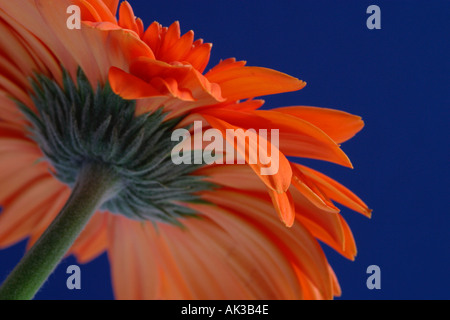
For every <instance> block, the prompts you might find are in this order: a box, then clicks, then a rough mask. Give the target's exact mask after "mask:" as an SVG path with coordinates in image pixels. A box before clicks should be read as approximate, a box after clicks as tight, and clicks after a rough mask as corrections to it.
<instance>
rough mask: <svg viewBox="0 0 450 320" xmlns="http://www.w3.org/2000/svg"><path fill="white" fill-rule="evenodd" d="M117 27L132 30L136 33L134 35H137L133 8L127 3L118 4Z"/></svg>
mask: <svg viewBox="0 0 450 320" xmlns="http://www.w3.org/2000/svg"><path fill="white" fill-rule="evenodd" d="M119 25H120V26H121V27H122V28H125V29H129V30H132V31H134V32H136V34H139V28H138V26H137V24H136V19H135V17H134V12H133V8H132V7H131V6H130V4H129V3H128V1H124V2H122V3H121V4H120V8H119Z"/></svg>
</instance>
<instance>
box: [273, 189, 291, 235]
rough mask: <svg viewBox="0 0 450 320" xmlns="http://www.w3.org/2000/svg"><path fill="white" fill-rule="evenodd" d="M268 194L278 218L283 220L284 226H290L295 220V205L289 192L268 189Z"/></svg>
mask: <svg viewBox="0 0 450 320" xmlns="http://www.w3.org/2000/svg"><path fill="white" fill-rule="evenodd" d="M269 195H270V197H271V198H272V202H273V205H274V208H275V210H276V211H277V213H278V216H279V217H280V220H281V221H283V222H284V224H285V225H286V227H292V225H293V224H294V221H295V207H294V201H293V199H292V196H291V193H290V192H289V191H288V192H282V193H278V192H276V191H273V190H271V189H269Z"/></svg>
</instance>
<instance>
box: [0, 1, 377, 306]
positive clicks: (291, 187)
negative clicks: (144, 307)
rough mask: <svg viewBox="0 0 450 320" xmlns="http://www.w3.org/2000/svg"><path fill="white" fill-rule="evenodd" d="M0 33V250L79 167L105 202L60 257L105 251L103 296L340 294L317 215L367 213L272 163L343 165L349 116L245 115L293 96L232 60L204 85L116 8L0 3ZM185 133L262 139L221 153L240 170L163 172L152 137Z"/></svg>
mask: <svg viewBox="0 0 450 320" xmlns="http://www.w3.org/2000/svg"><path fill="white" fill-rule="evenodd" d="M70 5H76V6H78V7H79V8H80V13H81V20H82V24H81V28H80V29H70V28H68V27H67V25H66V22H67V18H68V14H67V8H68V7H69V6H70ZM117 10H118V11H119V12H118V19H117V18H116V15H117ZM0 33H1V34H2V38H1V40H0V70H1V74H0V205H1V206H2V207H3V212H2V214H1V215H0V247H3V248H4V247H7V246H10V245H12V244H14V243H16V242H18V241H20V240H22V239H24V238H26V237H29V246H28V247H29V248H31V247H32V246H33V244H35V242H36V241H37V240H38V239H39V238H40V237H41V235H42V234H43V233H44V231H45V230H46V229H47V228H48V227H49V225H50V224H51V223H52V221H53V220H54V219H55V217H56V216H57V215H58V213H59V212H60V211H61V210H64V208H67V206H66V207H64V204H65V203H66V202H67V201H69V202H70V199H69V196H70V194H71V192H72V191H73V192H72V194H73V193H77V192H81V193H82V191H79V190H80V189H77V188H79V184H78V183H79V180H80V177H84V178H86V179H89V175H92V168H94V169H95V170H93V171H94V173H95V172H96V171H100V173H98V174H99V175H101V174H102V173H106V174H107V175H110V176H114V178H111V179H110V180H108V181H109V182H108V183H111V185H114V188H110V189H108V192H106V191H105V192H106V193H108V197H106V196H105V195H104V194H100V195H99V199H97V200H98V201H99V203H98V205H97V206H96V207H95V208H94V211H95V214H94V215H93V216H92V218H91V219H90V221H89V222H88V223H87V225H86V227H85V228H84V230H83V231H82V233H81V234H80V236H79V237H78V238H77V240H76V241H75V243H74V244H73V245H72V246H71V248H70V250H69V252H68V254H74V255H75V256H76V257H77V259H78V261H79V262H80V263H84V262H87V261H90V260H92V259H94V258H95V257H97V256H98V255H99V254H101V253H103V252H105V251H107V252H108V256H109V260H110V264H111V270H112V278H113V286H114V291H115V295H116V297H117V298H119V299H301V298H304V299H330V298H332V297H333V296H337V295H340V288H339V285H338V282H337V279H336V277H335V275H334V273H333V271H332V269H331V267H330V266H329V264H328V262H327V259H326V257H325V255H324V253H323V251H322V249H321V247H320V245H319V243H318V240H320V241H322V242H324V243H326V244H327V245H329V246H331V247H332V248H334V249H335V250H336V251H337V252H339V253H341V254H342V255H343V256H345V257H346V258H349V259H354V257H355V255H356V246H355V243H354V239H353V236H352V234H351V231H350V228H349V227H348V225H347V224H346V222H345V220H344V219H343V218H342V216H341V215H340V213H339V209H338V208H337V207H336V206H335V205H334V204H333V201H335V202H338V203H340V204H342V205H344V206H347V207H349V208H350V209H353V210H355V211H357V212H360V213H362V214H364V215H366V216H370V213H371V211H370V210H369V209H368V208H367V206H366V205H365V204H364V202H363V201H361V200H360V199H359V198H358V197H357V196H356V195H354V194H353V193H352V192H351V191H349V190H348V189H346V188H345V187H344V186H342V185H341V184H339V183H338V182H336V181H334V180H332V179H331V178H329V177H327V176H325V175H323V174H321V173H319V172H317V171H314V170H312V169H310V168H307V167H305V166H302V165H299V164H296V163H292V162H290V161H289V160H288V159H287V158H286V156H296V157H305V158H313V159H320V160H326V161H329V162H333V163H337V164H340V165H343V166H347V167H351V166H352V165H351V163H350V161H349V159H348V158H347V156H346V155H345V153H344V152H343V151H342V150H341V149H340V145H339V144H340V143H342V142H345V141H346V140H348V139H350V138H352V137H353V136H354V135H355V134H356V133H357V132H358V131H359V130H361V129H362V127H363V122H362V120H361V118H360V117H357V116H354V115H351V114H348V113H345V112H342V111H336V110H331V109H323V108H316V107H306V106H294V107H285V108H278V109H275V110H257V109H258V108H259V107H261V106H262V104H263V103H264V101H262V100H254V98H255V97H259V96H263V95H269V94H276V93H281V92H288V91H295V90H299V89H302V88H303V87H304V86H305V82H303V81H300V80H298V79H296V78H293V77H291V76H288V75H286V74H284V73H280V72H277V71H274V70H270V69H266V68H260V67H250V66H246V63H245V62H244V61H236V60H235V59H227V60H223V61H221V62H220V63H219V64H218V65H216V66H215V67H213V68H212V69H211V70H209V71H208V72H206V73H205V72H204V70H205V68H206V66H207V65H208V62H209V57H210V51H211V44H208V43H203V41H202V40H201V39H200V40H194V33H193V32H192V31H190V32H187V33H186V34H184V35H181V33H180V27H179V24H178V22H175V23H174V24H172V25H171V26H170V27H168V28H166V27H162V26H161V25H160V24H159V23H157V22H153V23H152V24H151V25H150V26H149V27H148V28H147V29H145V28H144V24H143V22H142V21H141V20H140V19H136V18H135V16H134V13H133V10H132V8H131V6H130V5H129V4H128V2H126V1H125V2H123V3H122V4H121V5H120V8H119V1H118V0H40V1H34V0H15V1H9V0H0ZM30 79H31V80H30ZM194 121H200V122H201V124H202V129H203V132H205V131H206V130H207V129H209V128H215V129H216V130H218V132H220V133H221V134H222V135H223V136H224V138H226V132H227V130H230V129H232V130H238V129H242V130H243V131H242V132H246V130H249V129H254V130H256V131H258V130H267V131H268V132H269V134H268V136H267V137H262V136H258V134H256V135H255V136H253V137H252V136H250V138H249V137H247V138H248V139H249V140H247V142H246V144H244V145H239V144H236V143H235V142H234V140H233V141H229V142H230V143H231V145H233V146H234V147H235V148H236V150H237V153H236V155H234V157H235V158H237V157H238V156H239V155H240V156H241V157H243V158H244V159H245V162H246V163H245V164H234V165H230V164H220V163H216V164H211V165H205V164H203V165H197V164H196V165H194V164H193V165H187V166H181V167H180V166H177V165H175V164H174V163H173V162H171V161H170V155H169V156H168V152H169V151H170V150H171V148H172V147H173V144H170V143H169V142H167V141H168V137H170V134H171V133H172V132H173V131H174V130H176V129H178V128H188V129H189V130H190V131H191V132H194V128H193V127H192V126H191V125H192V124H193V123H194ZM272 129H278V130H279V145H278V146H276V145H273V144H271V142H270V141H272V140H271V138H272V135H271V134H270V133H271V132H272V131H271V130H272ZM30 130H31V134H30ZM263 138H264V140H267V141H266V142H267V143H266V144H265V145H264V144H263V146H261V145H259V148H260V149H261V148H262V149H264V151H265V152H266V154H271V155H272V156H273V155H274V154H275V153H276V155H277V158H278V159H279V161H278V166H279V170H278V171H277V172H276V173H274V174H271V175H264V174H262V173H261V172H262V171H261V169H263V168H265V167H266V164H264V163H262V162H261V161H256V162H253V163H252V162H251V161H250V158H249V156H248V154H246V151H245V150H247V149H246V148H247V147H249V146H250V145H251V141H252V139H263ZM169 140H170V139H169ZM204 147H205V146H202V148H204ZM269 150H271V152H268V151H269ZM169 153H170V152H169ZM87 167H89V168H90V169H91V171H89V172H87V171H86V170H87V169H86V168H87ZM102 170H103V171H102ZM86 172H87V173H86ZM102 177H103V176H102ZM101 182H102V181H101V179H100V180H99V183H97V184H101ZM94 184H95V183H94ZM97 184H95V185H97ZM105 184H106V182H105ZM85 187H86V185H85ZM86 188H88V187H86ZM91 188H94V187H93V186H92V185H91ZM72 189H73V190H72ZM100 198H101V199H100ZM68 199H69V200H68ZM97 209H98V210H97ZM195 217H196V218H200V219H196V218H195ZM280 219H281V221H282V222H280ZM286 226H287V227H286Z"/></svg>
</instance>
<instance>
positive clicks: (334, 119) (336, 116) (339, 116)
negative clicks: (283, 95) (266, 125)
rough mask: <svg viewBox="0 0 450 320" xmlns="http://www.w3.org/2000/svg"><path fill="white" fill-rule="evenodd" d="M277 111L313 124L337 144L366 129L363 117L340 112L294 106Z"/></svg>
mask: <svg viewBox="0 0 450 320" xmlns="http://www.w3.org/2000/svg"><path fill="white" fill-rule="evenodd" d="M276 111H277V112H281V113H285V114H290V115H292V116H294V117H297V118H300V119H303V120H306V121H308V122H310V123H312V124H313V125H315V126H316V127H318V128H320V129H321V130H323V131H324V132H325V133H326V134H327V135H328V136H330V137H331V138H332V139H333V140H334V141H336V142H337V143H342V142H345V141H347V140H349V139H350V138H352V137H353V136H354V135H355V134H357V133H358V132H359V131H360V130H361V129H362V128H363V127H364V122H363V121H362V120H361V117H358V116H355V115H352V114H350V113H347V112H344V111H340V110H334V109H327V108H317V107H306V106H293V107H284V108H277V109H276Z"/></svg>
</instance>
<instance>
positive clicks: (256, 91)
mask: <svg viewBox="0 0 450 320" xmlns="http://www.w3.org/2000/svg"><path fill="white" fill-rule="evenodd" d="M205 76H206V78H208V80H209V81H210V82H214V83H217V84H219V85H220V87H221V89H222V95H223V96H224V97H225V98H227V99H228V100H231V101H234V100H240V99H245V98H253V97H258V96H264V95H269V94H276V93H281V92H289V91H296V90H300V89H302V88H303V87H304V86H305V85H306V83H305V82H303V81H301V80H298V79H297V78H294V77H291V76H289V75H287V74H285V73H281V72H279V71H275V70H272V69H266V68H261V67H247V66H244V65H242V63H239V62H234V63H231V64H229V63H228V64H227V65H226V67H225V68H215V69H212V70H211V71H209V72H208V73H207V74H206V75H205Z"/></svg>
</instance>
